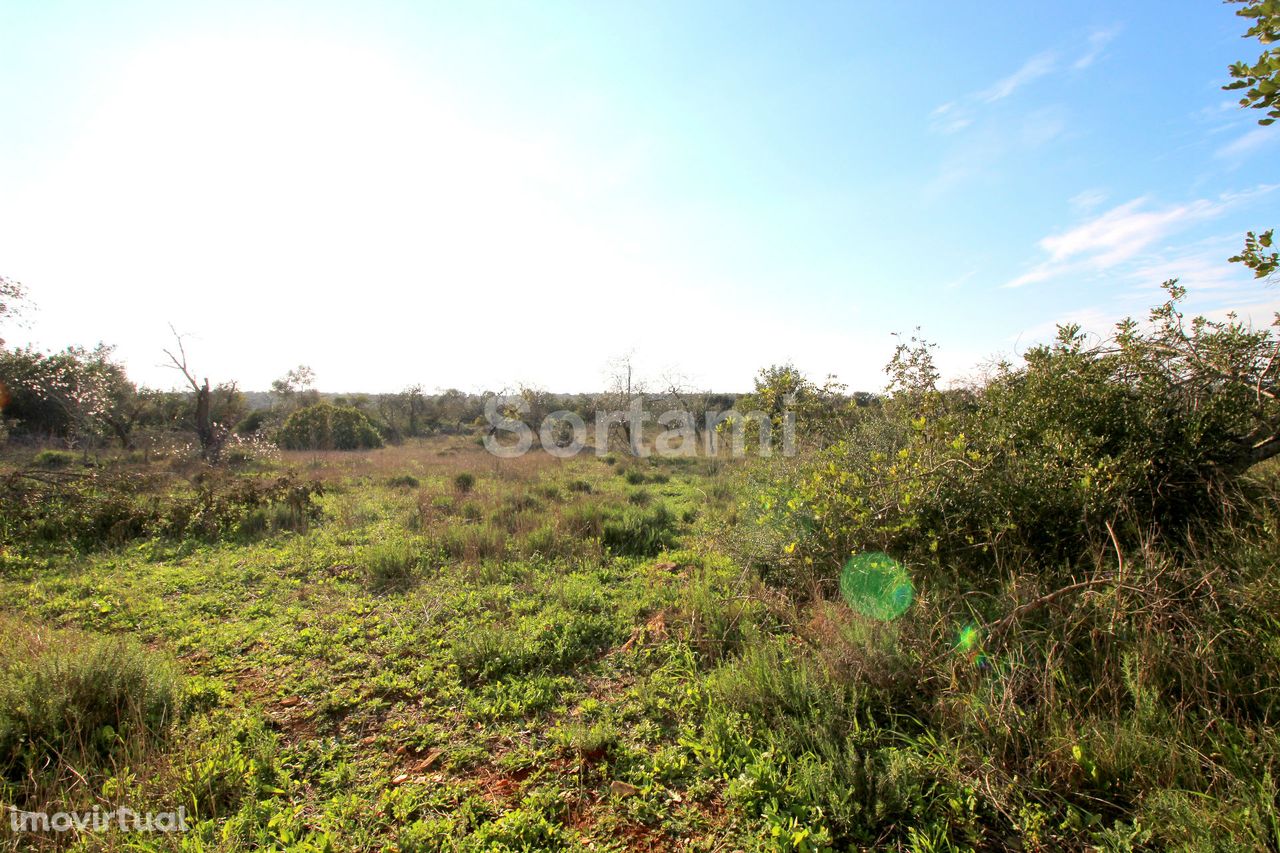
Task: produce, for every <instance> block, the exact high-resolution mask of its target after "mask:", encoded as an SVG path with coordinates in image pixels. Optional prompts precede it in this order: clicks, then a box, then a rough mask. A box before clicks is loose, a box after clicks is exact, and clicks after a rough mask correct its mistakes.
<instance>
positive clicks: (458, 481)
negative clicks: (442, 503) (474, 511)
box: [453, 471, 476, 495]
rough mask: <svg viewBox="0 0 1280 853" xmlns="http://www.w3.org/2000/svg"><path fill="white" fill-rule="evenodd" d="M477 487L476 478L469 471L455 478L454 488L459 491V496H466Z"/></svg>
mask: <svg viewBox="0 0 1280 853" xmlns="http://www.w3.org/2000/svg"><path fill="white" fill-rule="evenodd" d="M475 485H476V476H475V474H471V473H469V472H467V471H463V472H462V473H461V474H459V475H458V476H456V477H454V478H453V487H454V488H455V489H457V490H458V494H462V495H465V494H467V493H469V492H470V491H471V490H472V489H473V488H474V487H475Z"/></svg>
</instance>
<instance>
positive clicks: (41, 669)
mask: <svg viewBox="0 0 1280 853" xmlns="http://www.w3.org/2000/svg"><path fill="white" fill-rule="evenodd" d="M0 640H3V648H0V769H2V771H3V774H4V776H5V777H6V778H8V779H14V780H16V779H18V778H20V777H22V776H23V775H26V774H28V773H39V772H41V771H42V770H43V769H44V768H46V767H49V766H51V764H52V765H56V764H57V763H58V762H61V761H65V762H68V763H70V764H71V765H72V766H84V765H88V766H92V767H97V766H99V765H100V764H101V762H102V760H103V759H105V758H107V757H109V756H110V755H112V754H114V753H115V752H117V751H118V750H120V749H122V748H125V747H127V748H128V749H130V750H138V749H143V750H145V749H146V748H147V746H148V745H149V744H151V743H152V742H154V741H157V740H159V739H160V738H162V737H163V736H164V735H165V733H166V731H167V728H168V725H169V723H170V722H171V720H172V719H173V717H174V715H175V710H176V706H177V703H178V700H179V695H180V682H179V677H178V674H177V671H176V670H175V669H174V668H173V667H172V666H171V665H170V664H169V663H168V662H167V661H166V660H164V659H162V658H160V657H158V656H157V655H155V654H154V653H151V652H148V651H145V650H144V649H142V648H141V647H140V646H138V645H137V644H136V643H133V642H130V641H127V640H123V639H117V638H107V637H100V638H99V637H89V636H81V635H77V634H55V635H53V636H52V637H50V636H47V635H44V636H39V637H37V636H36V635H35V634H34V632H32V631H31V630H30V629H28V628H24V627H19V626H15V625H13V624H11V623H4V624H0Z"/></svg>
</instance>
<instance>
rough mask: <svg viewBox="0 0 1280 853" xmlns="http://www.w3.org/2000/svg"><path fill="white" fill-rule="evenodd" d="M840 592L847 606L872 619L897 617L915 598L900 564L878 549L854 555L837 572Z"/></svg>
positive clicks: (909, 577)
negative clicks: (841, 569) (838, 572)
mask: <svg viewBox="0 0 1280 853" xmlns="http://www.w3.org/2000/svg"><path fill="white" fill-rule="evenodd" d="M840 594H841V595H842V596H844V600H845V601H846V602H847V603H848V605H849V606H850V607H852V608H853V609H854V610H856V611H858V612H859V613H861V614H862V615H864V616H870V617H871V618H872V619H881V620H885V621H888V620H891V619H897V618H898V617H899V616H901V615H902V614H903V613H905V612H906V611H907V608H908V607H910V606H911V602H912V601H913V600H914V599H915V595H916V589H915V587H914V586H913V585H912V584H911V576H910V575H908V574H907V570H906V569H905V568H903V567H902V564H901V563H899V562H898V561H897V560H895V559H893V558H892V557H890V556H889V555H888V554H883V553H881V552H879V551H874V552H872V553H869V554H855V555H854V556H852V557H850V558H849V561H848V562H847V563H845V564H844V571H842V572H841V573H840Z"/></svg>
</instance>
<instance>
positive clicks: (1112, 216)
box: [1005, 197, 1231, 287]
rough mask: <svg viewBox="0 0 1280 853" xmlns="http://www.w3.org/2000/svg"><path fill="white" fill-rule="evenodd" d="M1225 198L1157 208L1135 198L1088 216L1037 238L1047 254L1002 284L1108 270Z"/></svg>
mask: <svg viewBox="0 0 1280 853" xmlns="http://www.w3.org/2000/svg"><path fill="white" fill-rule="evenodd" d="M1229 203H1231V200H1230V199H1227V200H1220V201H1216V202H1215V201H1209V200H1207V199H1197V200H1196V201H1192V202H1188V203H1186V204H1178V205H1173V206H1170V207H1164V208H1159V209H1145V208H1146V205H1147V199H1146V198H1145V197H1143V198H1136V199H1133V200H1132V201H1129V202H1126V203H1124V204H1121V205H1118V206H1117V207H1113V208H1111V209H1110V210H1108V211H1106V212H1105V213H1103V214H1100V215H1098V216H1096V217H1094V218H1093V219H1090V220H1088V221H1086V222H1083V223H1081V224H1079V225H1077V226H1075V227H1074V228H1071V229H1069V230H1067V231H1064V232H1062V233H1060V234H1051V235H1049V236H1047V237H1045V238H1043V239H1042V240H1040V241H1039V244H1038V245H1039V246H1040V248H1041V249H1042V250H1044V251H1045V252H1046V253H1047V254H1048V257H1047V258H1046V259H1045V260H1043V261H1041V262H1040V263H1038V264H1036V265H1035V266H1033V267H1032V268H1031V269H1029V270H1028V271H1027V272H1025V273H1023V274H1022V275H1020V276H1018V277H1016V278H1014V279H1013V280H1012V281H1010V282H1009V283H1008V284H1006V285H1005V286H1006V287H1022V286H1024V285H1027V284H1035V283H1037V282H1041V281H1047V280H1049V279H1051V278H1057V277H1058V276H1061V275H1063V274H1065V273H1068V272H1080V271H1092V272H1098V271H1102V270H1108V269H1111V268H1113V267H1115V266H1116V265H1118V264H1120V263H1122V262H1124V261H1127V260H1129V259H1131V258H1133V257H1134V256H1136V255H1138V254H1139V253H1141V252H1142V251H1143V250H1144V249H1146V248H1147V247H1148V246H1150V245H1151V244H1152V243H1153V242H1155V241H1156V240H1158V239H1160V238H1162V237H1164V236H1165V235H1166V234H1169V233H1171V232H1173V231H1176V230H1177V229H1178V228H1181V227H1183V226H1184V225H1186V224H1189V223H1191V222H1195V221H1200V220H1206V219H1211V218H1213V217H1215V216H1217V215H1219V214H1220V213H1221V212H1222V211H1223V210H1224V209H1225V208H1226V205H1227V204H1229Z"/></svg>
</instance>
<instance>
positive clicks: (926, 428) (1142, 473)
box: [761, 285, 1280, 583]
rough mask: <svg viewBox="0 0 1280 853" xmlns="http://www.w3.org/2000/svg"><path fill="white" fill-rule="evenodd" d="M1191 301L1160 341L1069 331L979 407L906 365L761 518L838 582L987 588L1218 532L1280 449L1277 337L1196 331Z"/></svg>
mask: <svg viewBox="0 0 1280 853" xmlns="http://www.w3.org/2000/svg"><path fill="white" fill-rule="evenodd" d="M1181 296H1182V292H1181V290H1180V289H1179V288H1176V286H1173V285H1170V300H1169V302H1168V303H1166V304H1165V305H1163V306H1161V307H1159V308H1157V309H1156V310H1155V311H1153V312H1152V328H1153V331H1150V332H1145V333H1139V331H1138V330H1137V327H1136V325H1135V324H1132V323H1125V324H1121V325H1120V327H1119V330H1118V332H1117V335H1116V337H1115V340H1114V341H1111V342H1109V343H1107V344H1106V345H1100V346H1087V345H1086V339H1085V337H1084V335H1082V334H1081V333H1080V330H1079V328H1078V327H1072V326H1069V327H1064V328H1062V329H1061V330H1060V335H1059V338H1058V341H1057V342H1056V343H1055V344H1053V345H1049V346H1041V347H1035V348H1032V349H1031V350H1029V351H1028V352H1027V353H1026V355H1025V357H1024V363H1023V364H1022V365H1021V366H1018V367H1014V366H1011V365H1008V364H1005V365H1001V366H1000V367H998V368H997V370H996V371H995V373H994V375H993V376H992V377H991V379H990V380H989V381H988V382H987V383H986V384H985V385H984V386H982V387H980V388H976V389H973V390H969V391H953V392H945V393H944V392H940V391H937V390H936V389H935V388H934V387H933V385H932V379H933V378H934V377H936V372H931V371H932V368H931V367H930V366H929V365H931V362H929V361H928V351H927V349H925V350H919V349H917V350H916V351H915V352H914V355H909V354H908V353H907V352H905V351H900V353H899V355H898V356H897V357H896V358H895V364H896V367H895V368H894V369H899V370H900V371H905V372H903V373H902V375H901V376H900V377H899V380H896V381H897V383H898V391H897V392H896V393H895V394H894V396H893V397H891V398H890V399H889V400H888V402H886V404H885V405H884V407H883V408H882V409H880V410H878V412H877V414H876V415H874V416H866V417H863V418H861V419H860V420H859V421H858V422H857V423H856V424H855V425H854V426H853V427H851V428H850V429H849V430H848V432H846V433H845V434H844V435H843V436H842V437H840V438H839V439H838V440H836V441H834V442H833V443H831V444H830V445H829V446H828V447H827V448H826V449H824V450H822V451H821V452H819V453H818V454H816V455H815V456H814V458H813V459H812V462H811V464H809V465H807V466H804V467H802V468H801V469H800V472H799V474H800V476H798V477H796V476H794V473H792V474H790V475H788V476H784V477H781V478H775V481H774V483H773V485H771V486H768V487H766V489H765V492H766V493H765V495H764V496H763V498H762V503H761V506H762V508H763V509H764V513H763V514H764V516H766V517H767V518H766V519H765V520H766V521H770V522H772V523H773V524H776V529H778V530H779V531H780V533H785V535H784V536H783V537H782V538H783V539H788V540H789V541H785V542H783V543H782V544H783V545H784V546H785V548H786V553H787V554H788V555H792V557H793V558H794V559H791V558H788V559H791V562H801V563H809V564H813V565H824V566H832V567H838V566H839V565H840V564H841V563H842V562H843V561H844V560H845V559H847V557H848V556H849V554H851V553H856V552H859V551H873V550H883V551H886V552H888V553H892V554H894V555H895V556H898V557H900V558H908V559H915V560H924V561H935V560H936V561H939V562H943V563H946V564H948V565H950V566H952V567H953V568H955V569H959V570H962V571H964V570H967V571H968V578H967V580H968V581H970V582H975V583H976V582H978V581H979V579H980V578H982V577H990V576H991V573H990V572H989V571H988V568H989V566H990V563H991V561H992V560H993V559H994V560H996V561H998V562H999V563H1000V564H1018V563H1026V562H1034V563H1038V564H1041V565H1051V564H1055V563H1056V564H1059V565H1069V564H1071V563H1072V562H1074V561H1076V560H1078V559H1080V558H1081V557H1083V556H1084V555H1086V554H1090V553H1095V552H1096V551H1097V550H1098V549H1099V548H1107V549H1110V548H1111V546H1112V542H1111V541H1110V540H1111V537H1112V536H1114V537H1116V538H1117V540H1118V542H1119V543H1120V544H1122V545H1126V546H1132V545H1137V544H1139V543H1140V541H1141V540H1142V539H1143V538H1144V537H1149V536H1151V535H1152V534H1153V533H1155V534H1156V535H1162V536H1164V537H1165V538H1166V539H1167V540H1168V541H1169V542H1170V543H1173V542H1174V541H1177V540H1179V539H1183V540H1185V538H1186V537H1187V536H1188V534H1190V535H1192V536H1195V535H1198V534H1201V533H1203V532H1204V531H1206V530H1209V529H1211V528H1212V527H1213V526H1215V525H1217V524H1219V523H1220V522H1221V521H1222V520H1223V519H1224V518H1226V517H1228V516H1230V515H1231V513H1232V512H1233V511H1234V508H1235V507H1236V506H1237V505H1238V504H1239V503H1240V496H1241V495H1240V493H1241V490H1242V489H1243V488H1245V487H1246V483H1245V482H1244V480H1242V478H1241V476H1240V475H1241V474H1242V472H1243V471H1244V469H1245V468H1247V467H1248V464H1249V463H1250V462H1251V460H1254V459H1256V458H1259V454H1264V453H1269V452H1271V448H1272V447H1273V446H1275V447H1280V439H1274V440H1273V439H1272V438H1268V437H1267V436H1268V435H1269V434H1270V432H1271V427H1270V424H1271V423H1272V422H1273V420H1274V418H1276V417H1277V416H1278V415H1280V412H1278V411H1277V409H1280V403H1276V402H1274V401H1272V400H1271V399H1270V398H1268V397H1267V396H1265V395H1263V394H1260V392H1259V389H1262V391H1265V392H1267V393H1272V392H1271V391H1270V390H1269V389H1273V388H1275V387H1276V381H1277V378H1276V371H1277V370H1280V367H1278V366H1276V365H1275V363H1274V362H1275V361H1276V360H1275V359H1273V358H1271V354H1272V351H1273V349H1274V346H1275V341H1274V339H1273V338H1272V337H1271V336H1270V335H1269V334H1268V333H1265V332H1254V331H1252V330H1249V329H1248V328H1247V327H1245V326H1243V325H1241V324H1239V323H1234V322H1230V323H1226V324H1213V323H1209V322H1207V321H1202V320H1197V321H1193V322H1192V323H1191V326H1190V328H1189V329H1188V328H1185V327H1184V325H1183V320H1182V317H1181V315H1180V314H1179V313H1177V310H1176V305H1177V302H1178V300H1179V299H1180V298H1181ZM913 359H914V361H913ZM1197 359H1198V360H1199V362H1198V361H1197ZM1200 362H1203V363H1204V364H1203V365H1201V363H1200ZM912 370H914V371H916V374H915V376H914V378H913V377H912V376H911V375H908V373H910V371H912ZM921 376H923V377H926V378H927V381H924V382H923V383H920V382H918V381H917V380H919V379H920V377H921ZM913 382H915V383H916V384H914V385H913V384H912V383H913ZM766 526H770V525H768V524H767V525H766Z"/></svg>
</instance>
